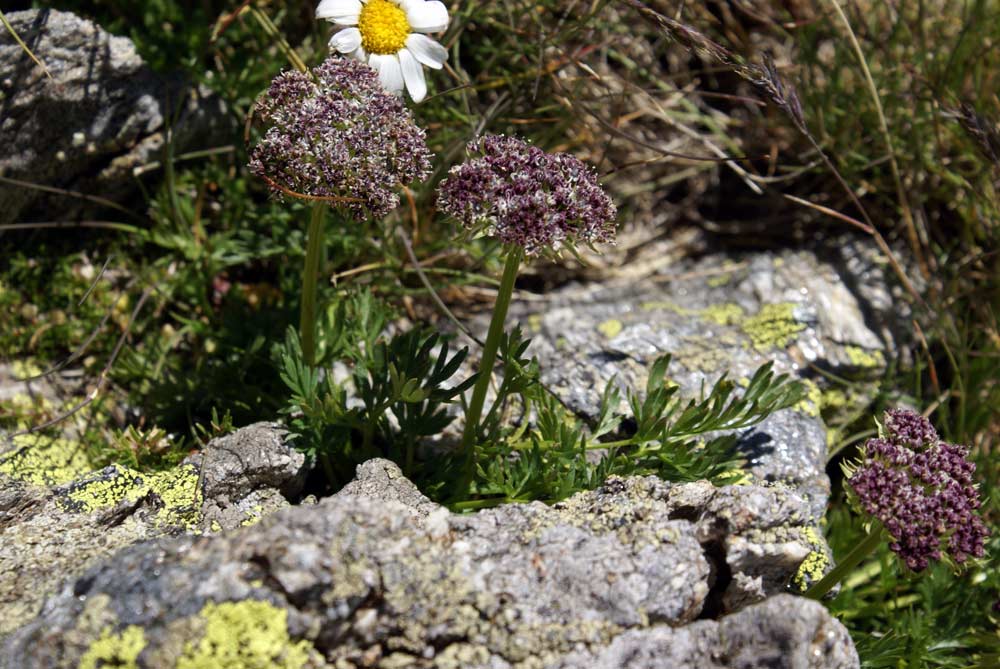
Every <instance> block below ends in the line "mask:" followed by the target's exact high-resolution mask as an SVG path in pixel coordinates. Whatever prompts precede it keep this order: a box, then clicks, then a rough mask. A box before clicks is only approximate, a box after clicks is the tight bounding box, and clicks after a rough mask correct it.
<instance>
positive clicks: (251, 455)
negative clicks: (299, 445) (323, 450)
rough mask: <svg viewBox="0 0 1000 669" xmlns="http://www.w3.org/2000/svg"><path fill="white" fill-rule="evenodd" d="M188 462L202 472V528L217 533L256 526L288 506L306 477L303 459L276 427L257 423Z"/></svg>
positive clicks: (218, 441) (215, 441)
mask: <svg viewBox="0 0 1000 669" xmlns="http://www.w3.org/2000/svg"><path fill="white" fill-rule="evenodd" d="M185 462H186V463H188V464H190V465H192V466H194V467H196V468H198V469H199V471H200V476H201V481H202V493H203V495H204V498H205V503H204V504H203V506H202V509H201V511H202V517H203V519H204V520H203V522H202V526H203V527H204V528H205V529H215V530H219V529H226V530H229V529H233V528H235V527H239V526H240V525H244V524H248V522H254V519H257V518H260V517H261V516H262V515H265V514H266V513H268V512H270V511H274V510H276V509H277V508H280V507H281V506H284V505H286V504H287V502H285V501H284V500H285V499H286V498H293V497H295V496H296V495H298V494H299V492H300V491H301V490H302V485H303V484H304V483H305V478H306V474H307V473H308V468H307V466H306V458H305V456H304V455H302V453H300V452H299V451H297V450H295V448H294V447H293V446H292V444H291V443H290V442H289V441H288V433H287V431H286V430H285V429H284V428H282V427H281V426H280V425H278V424H277V423H254V424H253V425H248V426H247V427H244V428H242V429H240V430H237V431H236V432H233V433H232V434H229V435H226V436H224V437H219V438H218V439H213V440H212V441H210V442H209V443H208V444H207V445H206V446H205V448H204V450H203V451H202V452H201V453H199V454H197V455H194V456H192V457H190V458H188V459H187V460H185ZM262 491H271V492H268V493H263V492H262Z"/></svg>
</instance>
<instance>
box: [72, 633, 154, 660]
mask: <svg viewBox="0 0 1000 669" xmlns="http://www.w3.org/2000/svg"><path fill="white" fill-rule="evenodd" d="M145 647H146V635H145V634H144V633H143V631H142V628H141V627H137V626H135V625H130V626H129V627H126V628H125V629H124V630H122V632H121V633H119V634H113V633H112V632H111V628H110V627H108V628H105V630H104V632H103V633H102V634H101V637H100V638H99V639H98V640H97V641H95V642H94V643H92V644H91V645H90V648H88V649H87V652H86V653H84V654H83V657H81V658H80V665H79V669H98V668H99V667H118V669H137V668H138V666H139V665H138V664H137V663H136V659H137V658H138V657H139V653H141V652H142V650H143V648H145Z"/></svg>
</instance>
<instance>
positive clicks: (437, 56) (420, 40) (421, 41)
mask: <svg viewBox="0 0 1000 669" xmlns="http://www.w3.org/2000/svg"><path fill="white" fill-rule="evenodd" d="M406 48H407V49H409V50H410V51H412V52H413V56H414V57H415V58H416V59H417V60H418V61H420V62H421V63H423V64H424V65H426V66H427V67H433V68H434V69H435V70H440V69H441V66H442V65H444V61H446V60H448V50H447V49H445V48H444V47H443V46H441V45H440V44H438V43H437V42H435V41H434V40H432V39H431V38H430V37H428V36H427V35H421V34H420V33H411V34H410V36H409V37H407V38H406Z"/></svg>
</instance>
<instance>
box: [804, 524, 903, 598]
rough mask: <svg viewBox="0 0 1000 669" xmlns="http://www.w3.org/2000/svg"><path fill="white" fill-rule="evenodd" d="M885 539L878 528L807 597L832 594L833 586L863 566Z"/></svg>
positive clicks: (810, 589)
mask: <svg viewBox="0 0 1000 669" xmlns="http://www.w3.org/2000/svg"><path fill="white" fill-rule="evenodd" d="M883 539H884V536H883V532H882V527H881V526H878V527H876V528H874V529H873V530H872V532H871V533H870V534H868V536H866V537H865V538H864V539H862V540H861V543H859V544H858V545H857V546H855V547H854V550H852V551H851V552H850V553H848V554H847V556H846V557H844V559H843V560H841V561H840V562H838V563H837V566H836V567H834V568H833V569H831V570H830V573H829V574H827V575H826V576H824V577H823V578H821V579H820V580H819V582H817V583H816V584H814V585H813V586H812V587H811V588H809V589H808V590H806V592H805V596H806V597H809V598H811V599H816V600H819V599H822V598H823V595H825V594H826V593H828V592H830V590H831V589H832V588H833V586H835V585H837V584H838V583H840V581H841V580H842V579H843V578H844V577H845V576H847V574H848V573H850V572H851V571H852V570H853V569H854V568H855V567H857V566H858V565H859V564H861V561H862V560H864V559H865V558H866V557H868V556H869V555H871V554H872V553H873V552H874V551H875V549H876V548H878V545H879V544H880V543H882V540H883Z"/></svg>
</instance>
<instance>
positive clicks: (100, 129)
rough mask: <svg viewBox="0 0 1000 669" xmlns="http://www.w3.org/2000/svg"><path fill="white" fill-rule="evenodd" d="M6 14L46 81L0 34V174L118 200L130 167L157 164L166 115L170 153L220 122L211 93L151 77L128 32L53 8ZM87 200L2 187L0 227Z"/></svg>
mask: <svg viewBox="0 0 1000 669" xmlns="http://www.w3.org/2000/svg"><path fill="white" fill-rule="evenodd" d="M6 17H7V19H8V20H9V21H10V23H11V25H12V26H13V28H14V30H16V31H17V33H18V34H19V35H20V36H21V38H22V39H23V40H24V41H25V42H26V43H27V44H28V45H29V46H30V47H31V50H32V52H33V53H34V54H35V55H36V56H37V57H38V58H39V59H41V60H42V62H44V63H45V66H46V67H47V68H48V71H49V73H51V75H52V77H51V79H50V78H49V77H47V76H46V75H45V73H44V72H43V71H42V70H41V69H40V68H39V67H38V66H37V65H35V63H34V62H33V61H32V60H31V59H30V57H29V56H28V55H27V54H26V53H24V51H23V50H22V49H21V47H20V46H19V45H18V44H17V42H16V41H15V40H14V39H13V37H12V36H11V35H10V34H9V33H8V31H7V30H2V31H0V146H3V147H4V151H3V153H2V154H0V176H4V177H7V178H10V179H18V180H22V181H26V182H30V183H32V184H39V185H42V186H52V187H57V188H61V189H66V190H70V191H75V192H81V193H84V194H87V195H92V196H98V197H101V198H105V199H111V200H118V199H121V198H122V197H123V196H125V195H127V194H128V193H129V192H130V191H132V190H133V189H134V188H135V186H136V185H137V181H136V178H135V175H134V174H133V170H134V169H135V168H137V167H140V166H143V165H146V164H148V163H150V162H153V161H156V160H159V158H160V154H161V152H162V150H163V146H164V142H165V141H166V134H167V121H166V119H167V118H170V119H171V121H170V124H169V125H170V132H171V135H172V140H173V142H174V150H175V151H182V150H184V148H185V147H186V146H191V145H193V144H194V143H195V142H202V143H203V142H205V141H206V140H207V136H208V135H210V134H212V133H216V134H217V133H218V130H219V129H220V128H222V127H224V126H225V124H226V123H225V121H226V115H225V111H224V108H223V106H222V102H221V101H220V100H219V99H218V98H212V97H208V96H206V93H204V92H199V91H198V90H195V89H191V88H188V87H185V86H184V85H183V84H182V82H181V81H180V79H179V78H177V77H160V76H158V75H157V74H155V73H154V72H153V71H152V70H150V68H149V67H148V66H147V65H146V64H145V63H144V62H143V61H142V58H140V56H139V54H138V53H137V52H136V49H135V45H134V44H133V43H132V41H131V40H129V39H128V38H126V37H115V36H112V35H109V34H108V33H107V32H105V31H104V30H102V29H101V28H100V27H99V26H97V25H96V24H94V23H92V22H90V21H88V20H86V19H82V18H79V17H77V16H75V15H73V14H71V13H69V12H61V11H57V10H52V9H43V10H27V11H22V12H11V13H8V14H7V15H6ZM202 145H204V144H202ZM87 206H92V203H89V202H88V201H86V200H83V199H80V198H76V197H67V196H57V195H53V194H51V193H46V192H44V191H41V190H38V189H34V188H26V187H24V186H21V185H16V184H10V183H0V223H10V222H12V221H15V220H18V219H21V218H23V217H24V216H25V215H27V214H29V213H31V212H34V211H39V212H42V213H41V214H40V215H41V216H43V217H44V218H43V219H42V220H53V219H64V218H67V217H69V216H73V215H76V214H77V213H79V212H81V210H82V209H83V208H85V207H87Z"/></svg>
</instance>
